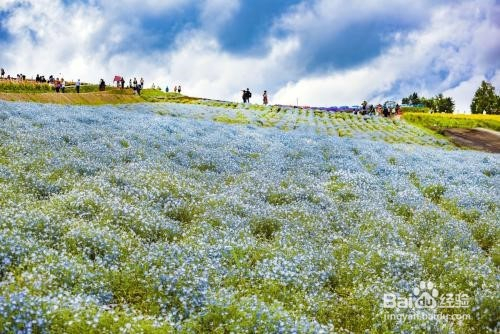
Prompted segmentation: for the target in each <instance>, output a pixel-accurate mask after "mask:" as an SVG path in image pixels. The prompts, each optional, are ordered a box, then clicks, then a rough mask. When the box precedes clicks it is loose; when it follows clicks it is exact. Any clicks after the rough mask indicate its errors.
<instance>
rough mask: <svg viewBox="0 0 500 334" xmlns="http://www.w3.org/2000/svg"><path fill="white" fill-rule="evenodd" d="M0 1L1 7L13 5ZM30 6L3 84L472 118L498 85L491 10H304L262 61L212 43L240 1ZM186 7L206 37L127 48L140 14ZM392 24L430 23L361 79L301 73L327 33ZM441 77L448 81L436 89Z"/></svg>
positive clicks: (47, 0) (348, 73) (476, 5)
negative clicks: (41, 81) (156, 88)
mask: <svg viewBox="0 0 500 334" xmlns="http://www.w3.org/2000/svg"><path fill="white" fill-rule="evenodd" d="M0 1H1V2H0V6H1V7H0V8H9V7H10V6H12V5H13V4H15V3H16V2H13V1H6V0H0ZM28 2H30V3H31V6H23V7H20V8H17V9H15V10H14V12H13V15H12V16H10V17H9V19H8V20H7V27H8V29H9V32H10V33H11V34H12V36H13V40H12V41H10V42H8V43H2V42H0V47H1V48H2V52H1V53H0V63H1V64H2V67H5V68H6V69H7V70H8V73H10V74H15V73H26V74H28V75H35V74H36V72H40V73H43V74H46V75H48V74H55V75H59V73H61V74H62V75H64V76H65V77H66V79H70V80H71V79H76V78H81V79H82V80H85V81H92V82H97V81H98V79H99V78H101V77H103V78H105V79H106V81H108V82H109V81H110V80H111V78H112V77H113V76H114V75H115V74H122V75H124V76H125V77H126V78H129V77H134V76H136V77H141V76H142V77H144V78H145V79H146V83H147V86H149V85H151V84H152V83H155V84H157V85H158V84H160V85H161V87H162V88H164V86H165V85H167V84H168V85H169V86H170V87H172V86H174V85H177V84H182V85H183V88H184V91H185V92H186V93H187V94H191V95H194V96H203V97H208V98H219V99H230V100H239V99H240V93H239V92H240V90H241V89H243V88H246V87H249V88H251V89H252V90H253V91H254V96H258V95H260V93H261V91H262V90H264V89H267V90H268V91H270V96H271V102H272V103H283V104H295V102H296V98H299V103H301V104H309V105H339V104H359V103H360V101H362V100H363V99H370V100H371V101H372V102H373V103H377V102H382V101H384V100H385V99H389V98H390V99H395V98H401V97H403V96H405V95H408V94H409V93H411V92H413V91H417V92H419V93H422V94H424V95H426V96H431V95H435V94H437V93H440V92H444V93H445V94H449V95H451V96H453V97H454V98H455V100H456V103H457V106H458V108H459V109H460V110H467V109H468V105H470V98H471V97H472V95H473V94H474V91H475V88H477V85H478V82H480V80H481V79H482V78H484V77H485V75H486V74H487V73H490V74H491V71H492V69H493V70H495V69H496V70H497V75H496V77H495V78H497V79H495V80H497V81H498V77H499V76H500V74H499V73H500V71H498V64H499V60H498V59H500V56H499V54H498V53H499V50H500V40H499V39H498V38H496V39H495V38H494V37H495V36H500V25H498V23H495V20H494V19H495V18H496V17H500V14H499V12H500V10H499V9H498V7H499V6H498V5H496V6H495V3H494V1H492V0H491V1H490V0H477V1H463V2H460V3H458V4H456V3H451V4H444V1H442V2H440V3H441V5H440V6H438V7H432V8H433V9H432V11H430V10H427V9H426V7H429V6H431V2H430V1H423V2H418V1H417V2H411V3H408V2H407V1H403V0H388V1H385V2H384V4H380V2H378V1H360V0H356V1H353V2H352V3H345V2H344V1H338V0H318V1H316V2H313V3H311V2H308V5H306V4H302V5H300V6H298V7H295V9H292V10H290V11H289V12H286V13H284V14H283V15H282V16H281V17H280V19H279V20H278V21H277V22H275V24H274V26H273V27H274V28H273V29H271V28H270V29H271V30H270V34H269V37H268V38H267V39H266V40H263V41H262V43H264V44H265V45H266V46H267V50H268V51H267V52H266V53H265V54H263V55H262V54H261V55H235V54H231V53H229V52H227V51H225V50H223V49H222V47H221V46H220V44H219V42H218V40H217V39H216V37H214V33H215V32H217V30H218V29H219V28H220V26H221V25H223V24H224V23H225V22H227V21H228V20H230V19H231V17H232V15H233V14H234V12H235V11H237V10H238V9H239V8H240V6H241V5H242V4H241V3H240V1H230V0H204V1H202V2H196V3H195V2H194V1H191V0H189V1H185V2H184V1H181V2H179V1H170V0H167V1H154V0H143V1H132V0H125V1H120V2H115V1H106V2H101V1H95V0H94V1H89V2H88V3H87V4H84V3H81V2H75V3H73V4H72V5H71V6H70V8H69V9H68V8H64V7H63V5H62V2H61V1H53V0H36V1H35V0H32V1H28ZM25 3H27V2H25ZM304 3H306V2H304ZM187 4H191V5H194V6H195V7H196V8H197V10H199V11H200V12H199V17H200V20H201V21H202V28H200V29H198V30H194V29H193V28H191V30H188V31H184V32H180V33H179V34H178V35H177V37H176V42H175V43H173V44H172V45H170V46H168V47H165V48H163V49H159V50H152V51H150V50H142V49H140V48H138V47H137V46H136V45H135V43H134V41H136V40H137V39H139V38H148V36H143V34H142V31H141V30H140V26H141V24H140V23H141V21H140V20H141V19H142V16H141V15H145V14H148V15H149V13H152V12H153V13H155V14H158V13H161V12H168V11H173V10H179V9H180V8H185V6H187ZM434 6H435V5H434ZM387 13H388V14H387ZM395 13H399V14H400V15H401V16H405V15H407V16H408V20H415V18H421V17H422V16H424V15H431V17H430V18H429V20H428V23H427V25H426V26H424V27H421V28H419V29H418V30H415V31H410V32H408V31H406V32H405V31H400V32H395V33H394V34H392V35H389V36H386V38H389V39H390V40H391V41H393V43H394V44H393V46H391V47H390V48H388V49H386V50H384V52H383V54H381V55H380V56H378V57H376V58H375V59H372V60H370V61H369V62H367V63H364V64H362V65H360V66H359V67H357V68H352V69H347V70H330V71H327V72H325V73H322V74H317V73H316V74H314V75H310V74H309V75H308V73H307V72H306V71H305V68H306V66H305V59H304V58H303V56H304V49H306V48H307V46H308V45H311V44H310V43H309V44H308V43H307V41H306V39H308V38H314V39H316V41H315V42H314V43H320V40H321V38H322V37H324V36H325V34H326V35H328V34H334V33H337V32H338V31H339V29H340V30H341V28H342V27H345V26H346V25H349V24H356V22H362V21H363V20H365V19H366V18H368V17H371V16H372V15H373V16H377V17H380V18H381V20H380V22H381V24H384V22H386V21H384V17H386V18H391V17H394V15H395ZM385 14H387V15H386V16H384V15H385ZM325 27H327V28H328V29H329V30H328V29H326V28H325ZM278 29H285V30H287V31H288V32H289V33H288V34H286V35H285V37H279V38H278V37H276V36H279V35H273V34H272V32H273V31H274V32H276V31H277V30H278ZM326 30H328V31H326ZM322 34H323V35H322ZM339 47H342V46H339ZM309 51H311V50H309ZM309 51H308V52H309ZM440 73H441V75H444V74H447V75H444V79H442V78H441V77H440ZM498 86H500V82H499V83H498V84H497V87H498ZM254 101H256V100H255V99H254Z"/></svg>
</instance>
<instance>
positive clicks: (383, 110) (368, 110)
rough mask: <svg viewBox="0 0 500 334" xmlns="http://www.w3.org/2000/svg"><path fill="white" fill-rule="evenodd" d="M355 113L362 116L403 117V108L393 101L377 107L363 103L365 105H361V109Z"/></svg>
mask: <svg viewBox="0 0 500 334" xmlns="http://www.w3.org/2000/svg"><path fill="white" fill-rule="evenodd" d="M353 113H354V114H360V115H378V116H384V117H390V116H394V115H401V106H400V105H399V104H398V103H395V102H392V101H387V102H386V103H384V104H383V105H382V104H380V103H379V104H378V105H377V106H374V105H373V104H370V105H368V102H366V101H363V103H361V108H359V109H355V110H354V111H353Z"/></svg>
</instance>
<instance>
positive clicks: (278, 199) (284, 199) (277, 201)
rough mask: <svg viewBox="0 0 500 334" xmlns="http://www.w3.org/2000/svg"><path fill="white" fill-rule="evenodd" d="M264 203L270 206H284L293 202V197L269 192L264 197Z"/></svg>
mask: <svg viewBox="0 0 500 334" xmlns="http://www.w3.org/2000/svg"><path fill="white" fill-rule="evenodd" d="M266 201H267V202H268V203H269V204H272V205H285V204H290V203H292V202H293V197H292V196H290V195H288V194H286V193H277V192H270V193H269V194H267V196H266Z"/></svg>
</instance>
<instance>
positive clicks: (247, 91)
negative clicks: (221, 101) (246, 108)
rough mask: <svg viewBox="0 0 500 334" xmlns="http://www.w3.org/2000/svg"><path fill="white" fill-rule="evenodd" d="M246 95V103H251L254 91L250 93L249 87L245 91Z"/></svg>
mask: <svg viewBox="0 0 500 334" xmlns="http://www.w3.org/2000/svg"><path fill="white" fill-rule="evenodd" d="M243 94H244V95H245V99H244V100H246V103H250V98H251V97H252V93H250V89H249V88H247V90H246V91H245V92H244V93H243Z"/></svg>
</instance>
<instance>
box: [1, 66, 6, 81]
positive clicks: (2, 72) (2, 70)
mask: <svg viewBox="0 0 500 334" xmlns="http://www.w3.org/2000/svg"><path fill="white" fill-rule="evenodd" d="M4 75H5V70H4V69H3V67H2V68H1V69H0V77H1V78H2V79H3V76H4Z"/></svg>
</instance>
